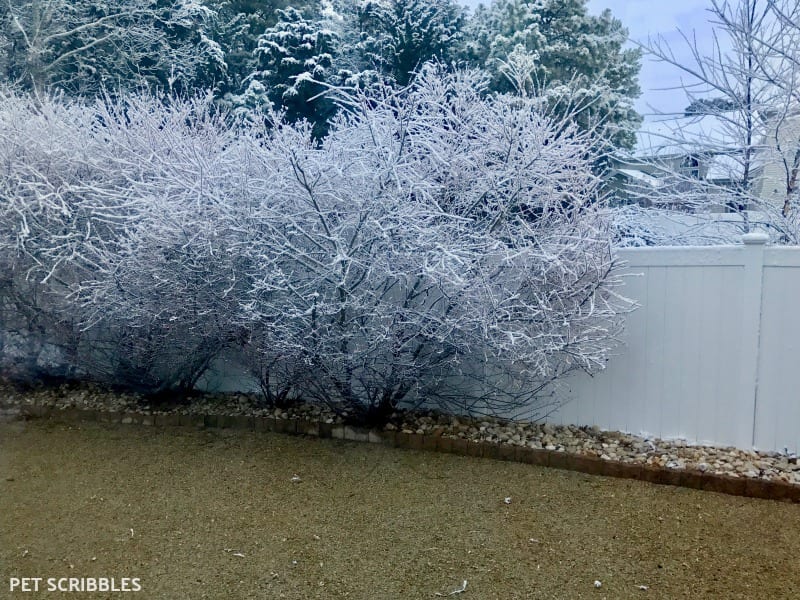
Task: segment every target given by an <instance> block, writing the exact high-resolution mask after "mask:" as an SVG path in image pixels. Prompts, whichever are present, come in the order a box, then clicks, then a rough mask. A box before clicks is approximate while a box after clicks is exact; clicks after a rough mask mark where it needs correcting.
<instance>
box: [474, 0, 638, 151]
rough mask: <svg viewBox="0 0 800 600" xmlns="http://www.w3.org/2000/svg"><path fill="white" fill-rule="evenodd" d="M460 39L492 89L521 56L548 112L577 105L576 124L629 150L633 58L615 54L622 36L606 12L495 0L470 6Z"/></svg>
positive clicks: (571, 0) (565, 3) (547, 1)
mask: <svg viewBox="0 0 800 600" xmlns="http://www.w3.org/2000/svg"><path fill="white" fill-rule="evenodd" d="M467 36H468V38H467V41H466V43H465V44H464V51H463V56H464V57H465V58H466V59H467V60H468V61H469V62H471V63H472V64H475V65H477V66H481V67H483V68H485V69H487V70H488V71H489V72H490V74H491V76H492V84H491V89H492V90H494V91H500V92H505V91H510V90H511V89H512V88H513V86H514V82H512V81H511V79H510V78H509V77H508V72H507V67H505V66H504V65H506V64H507V62H508V58H509V56H510V55H512V53H516V54H517V55H518V56H519V54H520V53H527V54H528V55H529V57H530V59H531V61H530V64H531V71H530V73H529V76H530V80H531V82H532V83H533V85H534V86H535V87H537V88H538V90H539V91H540V92H543V93H544V95H545V96H546V97H547V98H548V100H549V102H550V103H551V105H552V107H554V108H555V109H556V110H557V111H559V112H564V111H567V110H574V109H575V108H576V106H579V107H582V110H580V111H578V113H579V114H578V115H577V120H578V121H579V122H580V124H581V125H583V126H584V127H587V128H588V127H591V126H592V125H593V124H596V123H598V122H600V123H602V125H601V126H602V128H603V129H604V130H605V132H606V133H607V134H608V135H609V137H610V138H611V139H612V140H613V141H614V142H615V143H616V144H617V145H620V146H624V147H632V146H633V144H634V142H635V139H634V131H635V129H636V128H637V126H638V124H639V122H640V117H639V115H638V114H637V113H636V112H635V110H634V109H633V100H634V99H635V98H636V97H637V96H638V95H639V93H640V89H639V86H638V83H637V75H638V72H639V67H640V58H641V53H640V51H639V50H632V49H623V44H624V43H625V40H626V38H627V31H626V30H625V28H624V27H623V26H622V23H621V22H620V21H619V20H617V19H615V18H613V17H612V15H611V13H610V11H608V10H606V11H604V12H603V13H602V14H601V15H600V16H592V15H589V14H588V13H587V10H586V0H495V1H494V2H493V3H492V4H491V6H489V7H488V8H486V7H483V6H481V7H479V8H478V10H477V11H476V12H475V14H474V15H473V17H472V18H471V19H470V22H469V25H468V27H467Z"/></svg>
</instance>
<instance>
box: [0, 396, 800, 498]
mask: <svg viewBox="0 0 800 600" xmlns="http://www.w3.org/2000/svg"><path fill="white" fill-rule="evenodd" d="M0 403H5V404H6V406H7V407H10V408H7V409H6V412H8V411H9V410H13V409H14V407H20V408H22V407H24V406H33V405H41V406H48V407H51V408H57V409H67V408H79V409H85V410H97V411H116V412H142V413H145V414H169V413H181V414H211V415H249V416H260V417H273V418H277V419H303V420H307V421H319V422H324V423H343V422H345V419H346V414H344V415H343V414H335V413H334V412H332V411H331V410H330V408H329V407H327V406H325V405H320V404H299V405H296V406H293V407H290V408H271V407H264V406H263V404H262V403H261V402H260V400H259V396H257V395H255V394H205V395H201V396H198V397H196V398H192V399H191V401H190V402H189V403H188V404H178V405H164V404H161V405H155V404H147V403H146V402H145V401H144V400H143V399H142V398H141V397H140V396H137V395H135V394H123V393H114V392H110V391H108V390H104V389H101V388H98V387H94V386H91V385H83V386H80V387H70V386H62V387H59V388H49V389H39V390H26V391H21V390H18V389H16V388H14V387H13V386H11V385H8V384H0ZM4 414H6V413H3V412H0V421H2V420H3V418H4ZM5 419H6V420H8V419H9V417H8V416H6V417H5ZM386 429H388V430H396V431H402V432H405V433H416V434H423V435H434V436H445V437H453V438H462V439H468V440H472V441H481V442H490V443H497V444H510V445H515V446H527V447H530V448H544V449H547V450H555V451H557V452H568V453H572V454H577V455H583V456H592V457H599V458H601V459H603V460H609V461H618V462H623V463H634V464H645V465H651V466H656V467H664V468H668V469H694V470H698V471H701V472H706V473H712V474H716V475H730V476H732V477H745V478H759V479H765V480H769V481H780V482H784V483H789V484H793V485H800V464H798V458H797V456H795V455H792V454H788V453H778V452H758V451H755V450H742V449H738V448H734V447H719V446H702V445H694V444H691V443H688V442H687V441H685V440H663V439H658V438H647V437H640V436H636V435H631V434H627V433H622V432H618V431H604V430H601V429H600V428H599V427H577V426H574V425H568V426H560V425H553V424H550V423H544V424H542V423H531V422H520V421H504V420H501V419H495V418H489V417H486V418H468V417H463V416H452V415H444V414H438V413H435V412H397V413H395V414H394V415H393V416H392V420H391V422H390V423H389V424H387V425H386Z"/></svg>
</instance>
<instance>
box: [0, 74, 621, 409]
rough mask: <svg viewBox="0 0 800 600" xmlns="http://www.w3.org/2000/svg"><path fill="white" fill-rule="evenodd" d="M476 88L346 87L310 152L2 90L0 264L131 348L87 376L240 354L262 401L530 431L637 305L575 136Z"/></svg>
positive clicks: (93, 331) (200, 107)
mask: <svg viewBox="0 0 800 600" xmlns="http://www.w3.org/2000/svg"><path fill="white" fill-rule="evenodd" d="M485 85H486V81H485V79H484V77H483V76H482V75H481V74H479V73H478V72H471V71H459V72H455V73H446V72H445V71H444V70H443V69H441V68H440V67H438V66H434V65H431V66H427V67H425V68H424V69H422V71H421V74H420V76H419V77H418V78H417V79H416V81H415V83H414V84H412V85H411V86H410V87H408V88H406V89H403V90H389V89H384V90H383V91H382V92H381V95H379V96H376V95H375V94H374V93H373V95H368V93H366V92H347V93H345V92H342V93H341V94H339V95H338V96H337V101H338V102H339V103H340V105H341V106H342V110H341V111H340V112H339V114H338V116H337V117H335V119H334V120H333V122H332V123H331V127H330V132H329V134H328V135H327V137H325V138H324V139H322V140H318V139H316V138H315V136H313V135H312V132H311V127H310V126H309V125H308V124H307V123H304V122H301V123H298V124H292V123H287V122H285V121H283V120H282V119H281V117H280V115H271V114H270V115H264V119H262V120H261V121H254V120H252V119H249V120H248V121H247V122H243V121H242V122H237V121H235V120H234V119H233V118H232V117H231V116H230V115H224V114H217V113H216V112H215V111H214V109H213V108H212V107H213V104H212V103H211V102H210V101H207V100H205V99H196V100H193V101H184V100H170V101H169V102H163V101H160V100H158V99H154V98H150V97H136V98H130V99H127V100H125V101H119V100H107V101H105V102H99V103H97V104H95V105H91V106H85V105H79V104H68V103H64V102H61V101H59V100H58V99H52V98H51V99H45V100H42V101H41V104H39V103H37V102H35V101H33V100H32V99H30V98H28V97H24V96H13V95H12V96H6V97H3V98H1V99H0V121H3V122H4V125H5V124H8V125H9V127H5V126H4V127H3V129H2V131H3V132H4V133H3V134H0V164H2V168H3V169H4V171H5V172H7V173H10V174H11V177H10V178H8V179H7V180H6V181H7V183H5V184H4V187H3V189H2V194H3V198H2V201H3V202H2V210H0V227H2V228H3V229H4V232H8V233H9V234H11V233H13V235H8V236H5V237H4V238H3V239H4V240H9V241H10V243H6V244H5V245H3V246H0V254H1V255H2V259H3V261H4V262H6V263H7V264H10V265H12V266H13V268H12V269H11V271H12V272H13V273H12V274H13V277H11V279H14V277H16V279H15V281H19V280H20V279H21V278H22V279H24V277H21V276H20V273H23V272H24V273H25V274H27V275H28V276H29V277H34V276H35V277H36V282H37V285H36V288H37V289H41V290H46V291H47V292H48V293H49V294H51V295H53V296H54V297H56V298H57V299H58V302H57V305H58V307H59V311H60V312H59V314H62V315H63V314H67V313H69V314H70V315H71V316H72V317H73V318H75V319H76V320H77V321H78V322H79V323H80V325H81V327H79V328H78V329H79V330H81V331H85V332H86V333H87V334H90V335H92V336H94V337H92V338H91V339H93V340H96V339H102V340H104V341H105V342H106V347H108V348H112V349H113V348H117V349H118V350H120V351H124V353H125V361H126V362H125V364H124V365H122V363H121V362H120V359H119V358H117V362H116V363H114V362H113V360H111V359H109V358H108V354H104V355H103V356H104V357H105V358H104V360H103V361H100V360H99V359H97V355H98V353H97V351H96V350H92V349H89V350H87V351H86V352H85V353H84V355H83V356H84V357H88V358H86V365H88V366H87V367H86V368H87V370H88V371H89V372H90V374H92V375H94V376H96V377H102V376H103V375H105V376H106V377H107V378H108V377H109V375H108V373H109V372H110V371H114V369H116V371H115V373H116V375H115V376H116V377H118V376H119V371H120V369H122V368H123V367H124V368H125V369H127V371H126V372H127V373H129V374H131V373H135V374H137V375H136V376H137V377H138V378H139V379H138V380H139V381H146V382H148V387H149V388H150V389H151V390H154V391H158V390H161V389H169V388H174V387H185V388H190V387H191V386H192V385H194V384H195V383H196V381H197V378H198V377H199V375H200V374H202V372H203V370H204V369H205V368H206V367H207V366H208V364H209V362H210V361H211V360H213V359H214V357H216V356H217V355H218V353H219V352H221V351H222V350H223V349H226V348H236V349H238V350H240V351H242V356H244V357H246V358H245V360H247V361H248V362H249V364H248V366H249V367H251V368H252V369H253V370H254V371H257V372H258V373H259V375H260V377H261V379H262V384H263V387H264V389H265V392H266V393H267V395H268V397H269V398H270V399H273V400H274V399H276V398H283V399H286V398H299V397H303V398H306V399H313V400H317V401H322V402H328V403H331V404H333V405H335V406H337V407H340V408H346V409H347V410H348V411H349V414H350V416H351V417H355V418H358V419H361V420H366V421H369V420H381V419H384V418H386V417H387V416H388V415H389V414H390V413H391V411H392V410H393V409H394V408H395V407H397V406H399V405H408V404H420V403H428V404H438V405H439V406H441V407H443V408H445V409H447V410H458V411H471V412H504V413H505V414H509V413H513V412H515V411H520V410H522V409H523V408H524V409H526V410H527V411H528V414H529V415H530V414H531V413H532V412H534V411H535V410H536V409H538V408H541V407H542V402H545V401H547V398H548V396H547V393H546V392H547V390H548V389H549V385H550V384H551V383H552V382H553V381H555V380H557V379H559V378H561V377H562V376H563V375H564V374H565V373H567V372H569V371H570V370H573V369H585V370H588V371H593V370H597V369H599V368H602V367H603V366H604V364H605V361H606V359H607V357H608V354H609V351H610V350H611V348H612V347H613V346H614V345H615V341H616V337H617V334H618V333H619V330H620V326H621V313H622V312H624V311H626V310H627V309H628V308H629V303H628V302H627V301H625V300H624V299H623V298H621V297H620V296H619V295H618V294H617V293H616V292H615V288H616V285H617V283H618V280H617V277H616V266H615V263H614V260H613V257H612V255H611V243H610V235H609V231H608V223H607V220H606V217H605V213H604V212H603V211H602V210H601V209H600V208H598V204H597V202H596V200H597V198H598V186H599V185H600V182H599V181H598V179H597V177H596V176H595V175H594V174H593V173H592V161H593V158H594V157H593V155H592V151H591V149H592V147H593V143H592V140H591V139H590V138H589V135H588V134H586V133H584V132H582V131H581V130H579V129H578V128H577V127H576V126H575V125H574V124H572V123H571V121H570V120H569V119H568V118H561V119H557V118H554V117H552V116H550V115H546V114H542V113H541V112H540V111H539V110H538V109H537V106H540V103H538V102H537V100H536V99H535V98H523V97H518V96H511V95H499V96H496V95H485V94H482V93H481V91H482V90H483V89H484V87H485ZM56 137H57V138H58V144H53V143H52V140H53V139H54V138H56ZM3 275H4V277H5V272H4V274H3ZM26 289H27V288H26ZM109 331H112V332H115V335H114V336H112V337H113V340H114V343H117V346H114V344H113V343H111V342H109V341H108V336H107V335H106V334H105V333H100V332H109ZM120 340H122V342H124V343H122V342H120ZM110 354H113V353H112V352H110ZM162 355H163V356H167V357H169V358H168V360H164V359H163V357H162ZM89 359H91V360H89ZM100 363H102V365H103V368H100V367H97V365H98V364H100ZM111 367H114V368H113V369H112V368H111ZM104 369H105V371H104ZM93 370H94V372H93ZM142 373H144V374H146V375H147V376H146V377H142V375H141V374H142ZM131 378H132V377H131Z"/></svg>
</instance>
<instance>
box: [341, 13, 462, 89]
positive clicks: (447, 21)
mask: <svg viewBox="0 0 800 600" xmlns="http://www.w3.org/2000/svg"><path fill="white" fill-rule="evenodd" d="M330 4H331V5H332V6H334V7H335V8H336V9H337V10H338V12H337V13H336V14H337V15H338V16H339V24H338V26H339V29H340V30H341V32H342V33H341V39H342V48H341V58H340V60H339V61H338V64H340V65H341V67H342V69H343V70H344V71H345V72H346V73H347V74H348V75H351V76H353V77H354V78H355V80H360V81H362V82H363V81H364V80H368V81H369V80H372V81H375V80H383V81H384V82H391V83H393V84H396V85H400V86H405V85H407V84H408V83H409V82H410V81H411V79H412V77H413V76H414V73H415V72H416V71H417V69H418V68H419V67H420V66H422V64H423V63H425V62H427V61H430V60H433V59H438V60H440V61H442V62H446V63H447V62H450V61H451V60H453V59H455V58H456V53H457V48H458V45H459V43H460V42H461V39H462V30H463V27H464V23H465V14H466V13H465V9H464V8H463V7H461V6H460V5H459V4H458V3H457V2H456V1H455V0H339V1H338V2H336V1H335V0H334V2H331V3H330Z"/></svg>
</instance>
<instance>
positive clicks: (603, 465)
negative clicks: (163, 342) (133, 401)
mask: <svg viewBox="0 0 800 600" xmlns="http://www.w3.org/2000/svg"><path fill="white" fill-rule="evenodd" d="M0 409H6V410H12V411H13V410H19V415H20V416H22V417H23V418H26V419H50V420H53V421H57V422H64V423H74V422H81V421H85V422H92V421H95V422H100V423H121V424H126V425H127V424H135V425H154V426H157V427H180V426H184V427H186V426H189V427H209V428H222V429H237V430H241V431H257V432H265V431H268V432H275V433H284V434H289V435H309V436H314V437H319V438H327V439H344V440H351V441H356V442H372V443H379V444H384V445H387V446H392V447H394V448H405V449H411V450H426V451H434V452H443V453H449V454H457V455H460V456H473V457H483V458H492V459H495V460H507V461H514V462H520V463H525V464H530V465H537V466H541V467H550V468H554V469H563V470H567V471H578V472H581V473H586V474H589V475H602V476H605V477H618V478H622V479H637V480H640V481H647V482H649V483H657V484H661V485H674V486H679V487H686V488H692V489H697V490H704V491H709V492H719V493H722V494H729V495H732V496H746V497H750V498H763V499H767V500H781V501H786V502H800V486H797V485H792V484H789V483H784V482H781V481H768V480H765V479H754V478H748V477H732V476H730V475H716V474H713V473H703V472H701V471H696V470H686V469H668V468H665V467H654V466H650V465H642V464H638V463H624V462H620V461H613V460H602V459H600V458H597V457H594V456H586V455H581V454H572V453H568V452H559V451H556V450H543V449H542V450H540V449H536V448H528V447H523V446H512V445H510V444H497V443H492V442H480V441H478V442H476V441H472V440H467V439H462V438H452V437H444V436H434V435H418V434H412V433H402V432H396V431H383V430H380V431H379V430H374V429H373V430H368V429H361V428H358V427H351V426H349V425H338V424H330V423H321V422H318V421H306V420H299V419H276V418H273V417H252V416H247V415H210V414H178V413H166V414H152V413H150V414H145V413H140V412H106V411H97V410H91V409H81V408H63V409H61V408H56V407H50V406H43V405H18V404H7V403H2V402H0Z"/></svg>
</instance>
